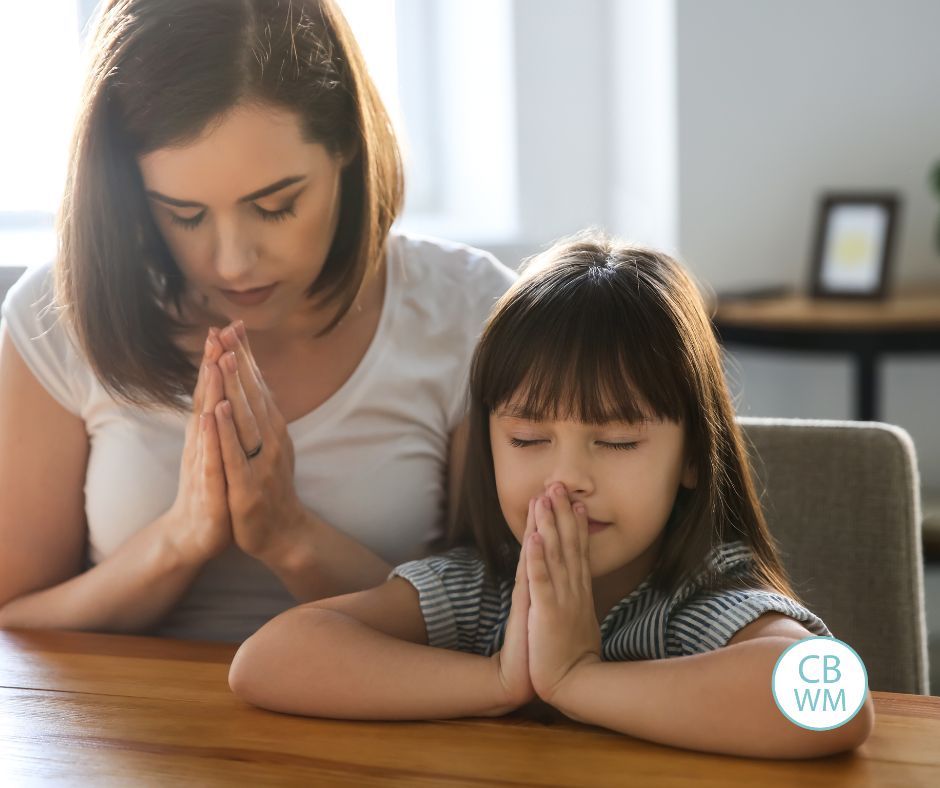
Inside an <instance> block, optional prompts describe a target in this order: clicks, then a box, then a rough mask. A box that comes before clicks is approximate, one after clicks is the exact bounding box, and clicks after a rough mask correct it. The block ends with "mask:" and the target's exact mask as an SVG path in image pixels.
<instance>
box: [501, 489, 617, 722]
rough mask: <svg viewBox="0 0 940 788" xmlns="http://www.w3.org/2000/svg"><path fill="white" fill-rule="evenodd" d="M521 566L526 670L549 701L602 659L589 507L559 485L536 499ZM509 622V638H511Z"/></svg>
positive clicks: (530, 515)
mask: <svg viewBox="0 0 940 788" xmlns="http://www.w3.org/2000/svg"><path fill="white" fill-rule="evenodd" d="M529 518H530V520H532V521H533V523H534V527H529V526H528V525H527V527H526V535H525V537H524V541H523V549H522V551H521V554H520V567H521V566H522V565H523V564H524V569H520V570H519V572H518V573H517V578H518V576H519V575H522V576H523V577H526V578H527V583H523V585H525V586H526V587H527V592H526V593H525V594H523V593H521V592H518V585H519V581H518V579H517V590H516V591H515V592H514V594H513V609H515V606H516V595H517V592H518V593H519V597H520V599H523V598H524V599H525V601H526V602H527V603H528V605H527V607H528V616H527V620H528V638H527V643H528V669H529V678H530V680H531V683H532V687H533V689H534V691H535V692H536V694H537V695H538V696H539V697H540V698H541V699H542V700H544V701H545V702H546V703H549V704H551V703H552V700H553V698H554V697H555V696H556V694H557V693H558V691H559V688H560V687H561V686H562V685H563V684H564V682H565V681H566V680H567V679H568V678H569V677H570V675H571V673H572V672H573V671H574V670H575V669H576V668H577V667H579V666H581V665H584V664H588V663H596V662H600V660H601V656H600V654H601V635H600V627H599V625H598V623H597V615H596V613H595V610H594V594H593V590H592V583H591V567H590V562H589V541H588V540H589V536H588V517H587V510H586V509H585V507H584V505H583V504H580V503H575V504H573V505H572V504H571V502H570V501H569V499H568V493H567V491H566V490H565V488H564V486H563V485H561V484H557V485H554V486H553V487H552V488H551V490H550V491H549V495H545V496H540V497H538V498H536V499H533V501H532V502H530V504H529ZM511 623H512V615H510V624H509V625H507V639H508V637H509V630H508V626H510V625H511Z"/></svg>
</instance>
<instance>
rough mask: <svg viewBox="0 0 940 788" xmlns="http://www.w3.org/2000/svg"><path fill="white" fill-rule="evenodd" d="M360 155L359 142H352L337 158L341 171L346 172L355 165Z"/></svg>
mask: <svg viewBox="0 0 940 788" xmlns="http://www.w3.org/2000/svg"><path fill="white" fill-rule="evenodd" d="M358 155H359V140H352V141H351V142H350V143H349V145H347V146H346V148H345V149H344V150H341V151H340V152H339V153H338V154H337V155H336V158H337V159H338V160H339V165H340V169H343V170H345V169H346V168H347V167H348V166H349V165H350V164H352V163H353V161H354V160H355V158H356V156H358Z"/></svg>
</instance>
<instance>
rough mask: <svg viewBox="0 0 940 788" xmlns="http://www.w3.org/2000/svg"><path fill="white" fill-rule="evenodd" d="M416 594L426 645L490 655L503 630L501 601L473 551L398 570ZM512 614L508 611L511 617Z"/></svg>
mask: <svg viewBox="0 0 940 788" xmlns="http://www.w3.org/2000/svg"><path fill="white" fill-rule="evenodd" d="M392 577H401V578H403V579H405V580H407V581H408V582H409V583H411V584H412V585H413V586H414V587H415V590H417V592H418V598H419V603H420V605H421V615H422V616H423V617H424V624H425V627H426V628H427V631H428V645H431V646H435V647H436V648H447V649H452V650H456V651H465V652H468V653H472V654H482V655H485V654H488V653H489V652H490V648H491V643H492V641H493V636H494V632H495V630H496V629H498V627H499V625H500V623H501V622H500V611H501V608H502V607H503V605H502V604H501V595H500V591H499V589H498V588H497V587H496V586H495V584H493V583H492V582H491V581H490V580H489V579H488V578H487V575H486V570H485V566H484V564H483V562H482V561H481V560H480V558H479V555H478V554H477V552H476V551H475V550H472V549H470V548H464V547H461V548H456V549H454V550H450V551H449V552H447V553H443V554H441V555H436V556H431V557H429V558H423V559H420V560H418V561H409V562H408V563H405V564H401V565H400V566H397V567H395V569H393V570H392V572H391V573H390V575H389V578H390V579H391V578H392ZM507 612H508V611H507Z"/></svg>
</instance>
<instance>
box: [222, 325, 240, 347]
mask: <svg viewBox="0 0 940 788" xmlns="http://www.w3.org/2000/svg"><path fill="white" fill-rule="evenodd" d="M222 339H224V340H225V344H226V345H228V346H229V347H231V346H232V345H234V344H235V343H236V342H237V341H238V334H236V333H235V329H234V328H232V327H231V326H226V327H225V329H224V330H223V331H222Z"/></svg>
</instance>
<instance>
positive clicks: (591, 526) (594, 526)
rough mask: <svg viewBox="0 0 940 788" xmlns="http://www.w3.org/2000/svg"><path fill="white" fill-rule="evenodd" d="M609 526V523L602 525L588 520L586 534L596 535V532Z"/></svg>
mask: <svg viewBox="0 0 940 788" xmlns="http://www.w3.org/2000/svg"><path fill="white" fill-rule="evenodd" d="M610 525H611V523H602V522H600V521H599V520H588V533H589V534H596V533H597V532H598V531H603V530H604V529H605V528H608V527H609V526H610Z"/></svg>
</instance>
